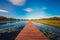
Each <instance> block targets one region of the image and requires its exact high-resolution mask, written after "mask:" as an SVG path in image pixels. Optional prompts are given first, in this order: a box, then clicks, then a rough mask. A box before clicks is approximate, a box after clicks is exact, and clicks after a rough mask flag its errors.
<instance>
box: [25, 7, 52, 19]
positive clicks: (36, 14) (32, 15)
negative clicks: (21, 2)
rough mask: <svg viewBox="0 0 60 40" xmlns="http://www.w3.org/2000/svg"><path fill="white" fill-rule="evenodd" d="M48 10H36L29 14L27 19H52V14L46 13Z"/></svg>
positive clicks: (44, 8) (43, 8)
mask: <svg viewBox="0 0 60 40" xmlns="http://www.w3.org/2000/svg"><path fill="white" fill-rule="evenodd" d="M46 9H47V8H46V7H42V8H38V9H36V8H34V9H33V11H32V12H29V13H27V15H26V17H25V18H27V19H39V18H48V17H51V16H52V15H51V14H50V13H47V12H45V10H46Z"/></svg>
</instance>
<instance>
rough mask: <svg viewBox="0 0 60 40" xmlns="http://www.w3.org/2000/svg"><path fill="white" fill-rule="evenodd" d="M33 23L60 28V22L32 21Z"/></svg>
mask: <svg viewBox="0 0 60 40" xmlns="http://www.w3.org/2000/svg"><path fill="white" fill-rule="evenodd" d="M32 21H33V22H38V23H42V24H47V25H50V26H53V27H58V28H60V20H32Z"/></svg>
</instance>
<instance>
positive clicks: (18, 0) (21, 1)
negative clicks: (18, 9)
mask: <svg viewBox="0 0 60 40" xmlns="http://www.w3.org/2000/svg"><path fill="white" fill-rule="evenodd" d="M9 2H11V3H12V4H14V5H19V6H22V5H24V4H25V2H26V0H9Z"/></svg>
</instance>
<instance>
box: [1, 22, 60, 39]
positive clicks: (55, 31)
mask: <svg viewBox="0 0 60 40" xmlns="http://www.w3.org/2000/svg"><path fill="white" fill-rule="evenodd" d="M26 24H27V21H19V22H14V23H6V24H3V25H0V29H4V28H9V27H14V26H16V25H19V28H20V29H23V28H24V26H25V25H26ZM33 24H34V25H35V26H36V27H37V28H38V29H39V30H40V31H42V32H43V33H44V34H45V35H46V36H48V37H49V38H52V39H55V38H56V37H59V38H60V28H55V27H52V26H49V25H45V24H40V23H36V22H33Z"/></svg>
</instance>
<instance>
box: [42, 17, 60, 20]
mask: <svg viewBox="0 0 60 40" xmlns="http://www.w3.org/2000/svg"><path fill="white" fill-rule="evenodd" d="M46 19H47V20H60V17H50V18H42V20H46Z"/></svg>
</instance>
